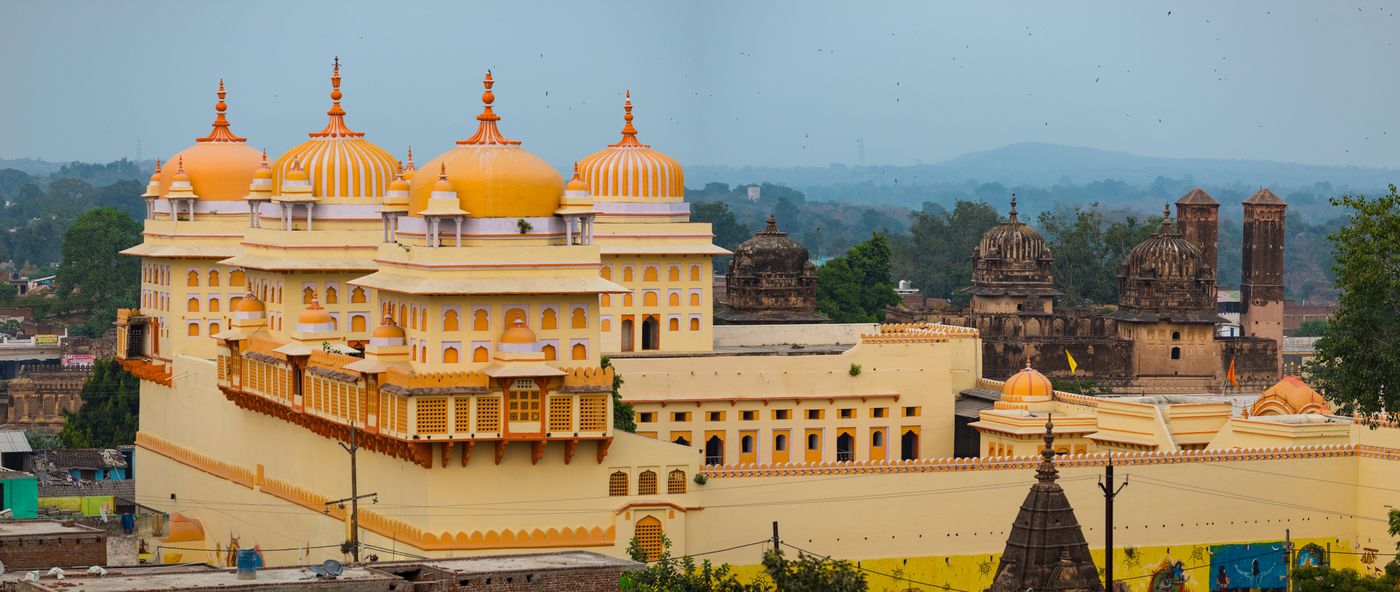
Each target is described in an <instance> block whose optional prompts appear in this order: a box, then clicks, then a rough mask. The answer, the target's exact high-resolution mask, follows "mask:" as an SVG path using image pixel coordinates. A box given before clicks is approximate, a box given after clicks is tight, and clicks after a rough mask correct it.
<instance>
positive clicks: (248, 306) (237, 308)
mask: <svg viewBox="0 0 1400 592" xmlns="http://www.w3.org/2000/svg"><path fill="white" fill-rule="evenodd" d="M266 310H267V307H266V306H264V305H263V303H262V301H261V300H258V297H257V296H254V295H253V293H252V292H248V293H246V294H244V295H243V299H241V300H239V301H238V304H235V305H233V312H264V311H266Z"/></svg>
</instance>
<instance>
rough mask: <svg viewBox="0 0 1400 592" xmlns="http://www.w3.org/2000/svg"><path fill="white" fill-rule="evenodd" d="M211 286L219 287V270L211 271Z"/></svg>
mask: <svg viewBox="0 0 1400 592" xmlns="http://www.w3.org/2000/svg"><path fill="white" fill-rule="evenodd" d="M209 285H211V286H217V285H219V270H217V269H211V270H209Z"/></svg>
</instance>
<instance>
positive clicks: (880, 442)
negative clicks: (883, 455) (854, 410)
mask: <svg viewBox="0 0 1400 592" xmlns="http://www.w3.org/2000/svg"><path fill="white" fill-rule="evenodd" d="M870 445H871V446H875V447H879V446H884V445H885V432H882V431H877V432H871V434H870Z"/></svg>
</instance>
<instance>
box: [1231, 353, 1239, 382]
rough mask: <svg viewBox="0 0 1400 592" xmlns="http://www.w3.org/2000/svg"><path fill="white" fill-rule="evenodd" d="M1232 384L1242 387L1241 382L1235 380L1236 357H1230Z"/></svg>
mask: <svg viewBox="0 0 1400 592" xmlns="http://www.w3.org/2000/svg"><path fill="white" fill-rule="evenodd" d="M1230 384H1232V385H1234V386H1235V388H1239V387H1240V381H1238V380H1235V356H1230Z"/></svg>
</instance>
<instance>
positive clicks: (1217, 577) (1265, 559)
mask: <svg viewBox="0 0 1400 592" xmlns="http://www.w3.org/2000/svg"><path fill="white" fill-rule="evenodd" d="M1314 546H1316V545H1314ZM1210 573H1211V587H1210V589H1211V590H1213V591H1220V592H1234V591H1237V590H1238V591H1253V590H1258V591H1260V592H1264V591H1268V590H1280V591H1281V590H1283V589H1284V588H1285V587H1286V586H1287V585H1288V566H1287V557H1286V556H1285V555H1284V551H1283V542H1282V541H1276V542H1271V543H1252V544H1244V545H1211V547H1210Z"/></svg>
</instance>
